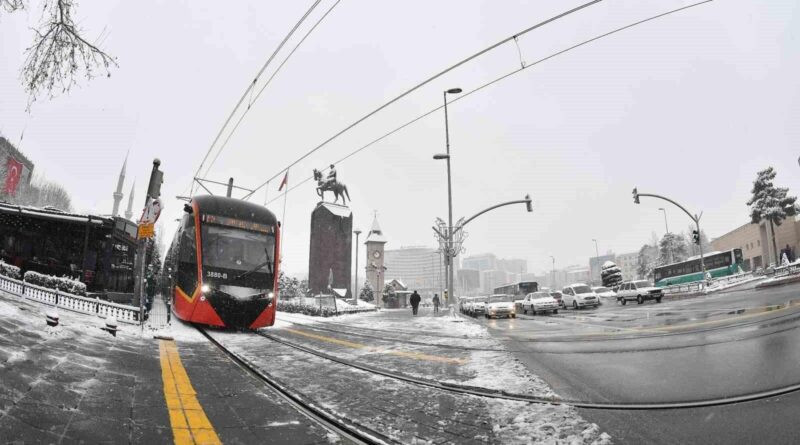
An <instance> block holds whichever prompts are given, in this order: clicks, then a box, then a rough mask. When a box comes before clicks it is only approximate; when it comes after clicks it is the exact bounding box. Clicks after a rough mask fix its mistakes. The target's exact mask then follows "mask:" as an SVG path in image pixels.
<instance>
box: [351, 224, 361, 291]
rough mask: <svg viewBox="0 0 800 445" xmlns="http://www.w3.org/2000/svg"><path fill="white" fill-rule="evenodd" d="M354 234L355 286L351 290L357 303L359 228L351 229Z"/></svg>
mask: <svg viewBox="0 0 800 445" xmlns="http://www.w3.org/2000/svg"><path fill="white" fill-rule="evenodd" d="M353 233H355V234H356V283H355V284H356V286H355V291H354V292H353V301H355V303H356V305H358V235H361V230H359V229H356V230H354V231H353Z"/></svg>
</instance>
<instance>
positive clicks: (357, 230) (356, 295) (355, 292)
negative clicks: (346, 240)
mask: <svg viewBox="0 0 800 445" xmlns="http://www.w3.org/2000/svg"><path fill="white" fill-rule="evenodd" d="M353 233H355V234H356V283H355V290H354V291H353V301H354V302H355V303H356V305H358V235H361V230H359V229H356V230H354V231H353ZM368 259H369V258H368Z"/></svg>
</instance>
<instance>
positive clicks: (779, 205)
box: [747, 167, 798, 264]
mask: <svg viewBox="0 0 800 445" xmlns="http://www.w3.org/2000/svg"><path fill="white" fill-rule="evenodd" d="M775 175H776V173H775V169H773V168H772V167H769V168H767V169H765V170H761V171H760V172H758V176H757V177H756V180H755V181H753V190H752V191H751V193H752V194H753V196H752V197H751V198H750V200H749V201H747V205H748V206H750V220H751V221H752V222H753V224H759V223H760V222H761V221H768V222H769V226H770V229H771V232H772V249H773V251H774V252H775V264H779V263H780V260H779V259H778V245H777V243H776V242H775V226H780V225H781V223H782V222H783V220H784V219H786V217H788V216H795V215H796V214H797V211H798V208H797V204H795V201H797V197H795V196H788V192H789V189H787V188H785V187H775V184H773V182H772V181H773V180H774V179H775Z"/></svg>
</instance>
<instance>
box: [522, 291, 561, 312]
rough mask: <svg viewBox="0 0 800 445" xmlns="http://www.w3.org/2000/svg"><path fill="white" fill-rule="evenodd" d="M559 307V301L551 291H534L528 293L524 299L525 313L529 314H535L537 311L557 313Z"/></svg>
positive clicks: (523, 309)
mask: <svg viewBox="0 0 800 445" xmlns="http://www.w3.org/2000/svg"><path fill="white" fill-rule="evenodd" d="M559 307H560V305H559V304H558V301H556V299H555V298H553V297H551V296H550V293H549V292H532V293H530V294H528V295H526V296H525V299H524V300H522V313H523V314H527V313H528V312H530V313H531V314H533V315H536V313H537V312H541V313H543V314H544V313H547V312H552V313H554V314H557V313H558V308H559Z"/></svg>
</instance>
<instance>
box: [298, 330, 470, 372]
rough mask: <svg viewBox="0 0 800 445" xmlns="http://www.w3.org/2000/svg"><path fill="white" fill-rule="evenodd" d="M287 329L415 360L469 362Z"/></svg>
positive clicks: (330, 341)
mask: <svg viewBox="0 0 800 445" xmlns="http://www.w3.org/2000/svg"><path fill="white" fill-rule="evenodd" d="M285 331H287V332H291V333H292V334H297V335H301V336H304V337H308V338H313V339H315V340H320V341H324V342H328V343H333V344H337V345H340V346H347V347H349V348H353V349H365V350H368V351H371V352H378V353H382V354H390V355H396V356H398V357H406V358H412V359H415V360H422V361H428V362H438V363H454V364H457V365H463V364H465V363H467V360H466V359H463V358H453V357H443V356H440V355H431V354H423V353H421V352H413V351H397V350H394V349H386V348H376V347H372V346H367V345H364V344H361V343H355V342H351V341H347V340H341V339H338V338H333V337H328V336H325V335H319V334H312V333H310V332H305V331H301V330H299V329H289V328H287V329H285Z"/></svg>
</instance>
